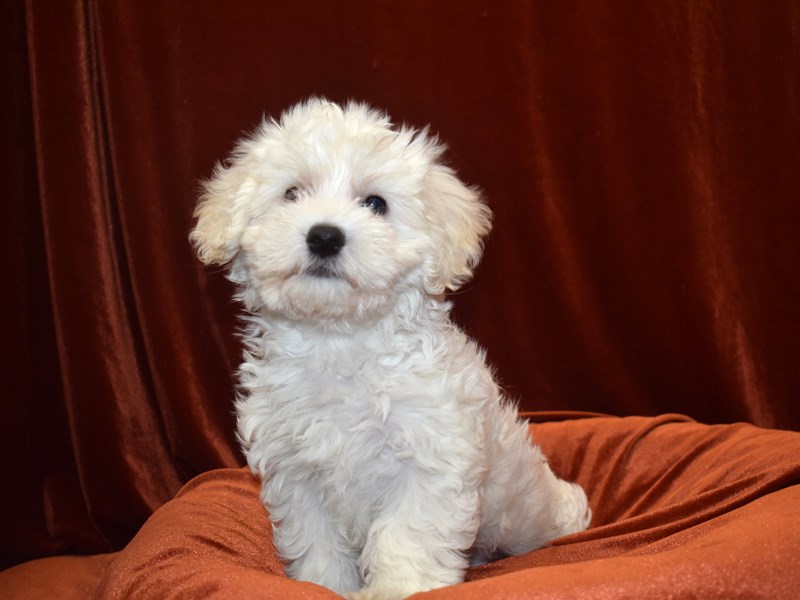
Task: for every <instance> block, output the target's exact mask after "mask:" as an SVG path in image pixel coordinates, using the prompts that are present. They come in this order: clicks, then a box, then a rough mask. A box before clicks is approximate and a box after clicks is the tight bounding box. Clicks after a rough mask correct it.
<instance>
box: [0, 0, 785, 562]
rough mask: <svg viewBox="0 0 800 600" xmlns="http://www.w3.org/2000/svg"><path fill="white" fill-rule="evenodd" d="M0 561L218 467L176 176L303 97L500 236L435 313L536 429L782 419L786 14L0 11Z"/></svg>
mask: <svg viewBox="0 0 800 600" xmlns="http://www.w3.org/2000/svg"><path fill="white" fill-rule="evenodd" d="M2 10H3V11H4V12H3V15H2V16H3V17H4V18H2V19H0V21H2V30H3V33H4V36H3V38H4V46H3V64H2V68H3V74H4V77H5V78H6V80H7V81H8V82H9V83H10V86H9V89H10V92H9V93H8V94H7V95H5V96H4V97H3V98H2V99H0V102H2V104H3V109H4V110H3V117H2V118H3V124H4V132H6V133H7V135H5V137H4V139H3V141H2V144H0V145H2V151H3V156H4V159H5V160H4V164H5V165H6V168H7V170H8V177H7V181H8V182H9V185H10V186H11V190H10V194H9V197H10V201H9V203H8V204H9V205H10V206H11V211H12V212H11V223H10V227H9V234H8V235H7V236H5V239H3V240H2V243H3V244H4V249H6V254H5V255H6V256H7V257H8V261H9V265H8V269H9V270H8V272H9V281H10V286H9V288H10V291H8V292H6V293H5V294H4V298H3V302H4V307H5V310H4V311H3V313H4V314H3V319H4V332H5V333H6V336H5V338H6V339H5V340H4V344H3V358H4V364H5V365H6V367H7V369H8V376H7V377H4V378H3V386H4V391H3V395H2V398H3V408H2V411H3V419H0V434H1V435H0V438H2V453H1V454H2V456H3V467H4V469H5V470H6V472H7V473H8V474H9V477H10V481H11V482H12V485H13V486H14V489H15V490H16V492H15V493H14V494H10V495H9V494H6V495H5V497H4V498H3V511H4V514H5V515H6V517H4V519H3V526H2V527H0V536H1V537H0V546H2V551H3V557H2V560H3V561H4V564H10V563H12V562H17V561H20V560H22V559H25V558H31V557H34V556H39V555H44V554H53V553H60V552H73V551H82V552H100V551H107V550H111V549H116V548H120V547H121V546H122V545H124V544H125V542H126V541H127V540H128V539H130V537H131V536H132V535H133V533H134V532H135V531H136V530H137V529H138V528H139V527H140V525H141V523H142V522H143V521H144V519H146V517H147V516H148V515H149V514H150V513H151V512H152V511H153V510H154V509H155V508H156V507H157V506H159V505H161V504H162V503H163V502H165V501H166V500H168V499H169V498H170V497H171V496H172V495H173V494H174V493H175V491H176V490H177V489H178V488H179V487H180V485H181V484H182V483H183V482H185V481H186V480H188V479H189V478H190V477H192V476H193V475H195V474H197V473H200V472H203V471H206V470H208V469H212V468H215V467H221V466H235V465H237V464H241V457H240V455H239V452H238V449H237V445H236V442H235V439H234V436H233V430H234V417H233V414H232V410H233V409H232V398H233V394H234V377H233V372H234V371H235V368H236V365H237V363H238V355H239V344H238V341H237V339H236V334H235V332H236V329H237V327H238V323H237V317H236V314H237V312H238V307H237V306H236V305H235V304H234V303H233V302H232V301H231V299H230V298H231V295H232V289H231V286H230V285H229V284H228V283H227V282H226V281H225V280H224V278H223V275H222V274H221V273H220V272H213V271H211V270H204V269H203V268H201V266H200V265H199V263H198V261H197V260H196V258H195V257H194V256H193V254H192V250H191V248H190V247H189V245H188V242H187V235H188V232H189V230H190V228H191V224H192V210H193V206H194V202H195V200H196V197H197V191H198V188H199V182H200V181H201V180H202V179H203V178H205V177H208V176H209V175H210V173H211V170H212V168H213V165H214V162H215V161H216V160H220V159H222V158H224V156H225V155H226V154H227V152H229V151H230V149H231V148H232V146H233V143H234V141H235V140H236V139H237V138H238V137H239V136H240V135H241V134H242V133H243V132H244V131H247V130H249V129H251V128H253V127H254V126H255V125H256V124H257V123H258V122H259V121H260V120H261V119H262V118H263V117H264V116H265V115H270V116H275V115H277V114H278V113H279V112H280V111H281V110H282V109H284V108H286V107H287V106H289V105H290V104H292V103H294V102H296V101H298V100H300V99H302V98H304V97H307V96H309V95H311V94H318V95H325V96H328V97H330V98H331V99H333V100H339V101H343V100H347V99H348V98H356V99H360V100H366V101H369V102H370V103H372V104H374V105H375V106H377V107H380V108H384V109H387V110H388V111H389V113H390V114H391V115H392V116H393V117H394V119H395V120H396V121H398V122H409V123H411V124H413V125H416V126H423V125H425V124H427V123H431V124H432V128H433V130H434V131H437V132H438V133H439V134H440V135H441V137H442V139H443V140H444V141H446V142H447V143H448V144H449V146H450V151H449V154H448V156H449V160H450V162H451V164H452V165H453V166H454V167H455V168H456V169H457V170H458V172H459V173H460V175H461V176H462V177H463V178H464V179H465V180H467V181H468V182H470V183H473V184H476V185H478V186H480V187H481V188H482V190H483V191H484V194H485V195H486V197H487V199H488V202H489V204H490V205H491V207H492V209H493V210H494V212H495V214H496V219H495V229H494V232H493V233H492V235H491V237H490V239H489V241H488V244H487V248H486V255H485V258H484V261H483V263H482V265H481V267H479V269H478V272H477V275H476V279H475V281H474V283H471V284H470V285H469V286H468V287H467V288H466V289H465V290H464V291H463V292H462V293H459V294H458V295H455V296H454V298H453V300H454V302H455V305H456V309H455V316H456V318H457V320H458V321H459V322H460V323H461V324H463V325H464V326H465V327H466V328H467V330H468V331H469V332H470V333H471V334H473V335H474V336H475V337H476V338H477V339H478V341H479V342H480V343H481V344H483V345H484V346H485V347H486V348H487V350H488V355H489V359H490V361H491V362H492V363H493V364H494V365H495V367H496V368H497V371H498V374H499V377H500V379H501V380H502V382H503V383H504V385H505V387H506V389H507V390H508V392H509V395H510V396H511V397H513V398H515V399H517V400H519V402H520V405H521V406H522V407H523V408H524V409H526V410H533V411H562V410H576V411H581V410H582V411H596V412H603V413H610V414H619V415H632V414H645V415H653V414H659V413H664V412H680V413H684V414H687V415H689V416H692V417H694V418H696V419H699V420H701V421H704V422H714V423H725V422H733V421H749V422H751V423H755V424H757V425H761V426H764V427H778V428H787V429H797V428H799V427H800V411H799V410H798V409H797V398H798V394H799V393H800V374H798V373H797V371H796V369H795V367H794V365H795V363H796V357H797V356H798V355H800V317H798V311H797V307H798V306H800V277H798V272H800V245H799V244H798V240H799V239H800V210H799V209H798V200H800V175H799V174H798V173H800V144H798V140H800V105H799V102H798V87H799V86H798V83H799V82H798V79H799V78H800V7H798V5H797V3H794V2H791V0H782V1H776V2H768V3H766V2H757V1H755V0H753V1H742V2H735V3H731V2H721V1H714V0H703V1H699V2H683V3H681V2H678V3H624V2H613V1H608V2H595V3H569V2H563V3H553V2H547V1H544V0H542V1H538V0H532V1H527V2H523V1H520V0H500V1H486V0H466V1H464V2H460V3H458V4H457V5H456V4H453V3H429V2H425V1H423V0H419V1H417V0H414V1H411V2H406V3H403V4H393V3H370V2H348V3H343V4H341V5H334V4H331V3H328V2H314V1H311V0H305V1H300V2H293V3H282V2H255V1H254V2H239V3H236V4H234V5H230V6H228V5H226V7H225V8H224V9H223V8H221V6H220V5H219V3H216V2H211V1H206V0H200V1H197V2H185V1H181V0H166V1H164V2H138V3H129V2H116V1H112V0H69V1H65V2H58V3H52V2H45V1H43V0H27V1H25V0H13V1H11V2H7V3H5V5H4V7H3V9H2Z"/></svg>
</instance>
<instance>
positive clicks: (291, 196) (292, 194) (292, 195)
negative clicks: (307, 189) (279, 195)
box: [283, 185, 299, 202]
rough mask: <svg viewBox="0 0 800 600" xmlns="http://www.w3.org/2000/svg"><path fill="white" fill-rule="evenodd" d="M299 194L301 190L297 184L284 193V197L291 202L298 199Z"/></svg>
mask: <svg viewBox="0 0 800 600" xmlns="http://www.w3.org/2000/svg"><path fill="white" fill-rule="evenodd" d="M298 194H299V192H298V190H297V186H294V185H293V186H292V187H290V188H289V189H288V190H286V191H285V192H284V193H283V197H284V199H285V200H288V201H289V202H294V201H296V200H297V196H298Z"/></svg>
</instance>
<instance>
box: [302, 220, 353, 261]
mask: <svg viewBox="0 0 800 600" xmlns="http://www.w3.org/2000/svg"><path fill="white" fill-rule="evenodd" d="M344 244H345V235H344V231H342V230H341V229H339V228H338V227H336V226H335V225H328V224H319V225H314V226H313V227H312V228H311V229H309V230H308V235H306V245H307V246H308V249H309V251H310V252H311V254H313V255H314V256H317V257H319V258H330V257H331V256H336V255H337V254H339V250H341V249H342V247H344Z"/></svg>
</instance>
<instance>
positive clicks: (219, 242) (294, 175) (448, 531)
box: [191, 99, 590, 599]
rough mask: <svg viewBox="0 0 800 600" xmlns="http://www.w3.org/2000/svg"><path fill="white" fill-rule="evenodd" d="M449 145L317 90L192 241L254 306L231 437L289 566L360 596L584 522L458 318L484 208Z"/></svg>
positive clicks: (453, 571)
mask: <svg viewBox="0 0 800 600" xmlns="http://www.w3.org/2000/svg"><path fill="white" fill-rule="evenodd" d="M442 152H443V146H441V145H440V144H439V143H438V142H437V141H436V140H435V139H433V138H431V136H429V135H428V133H427V130H423V131H414V130H412V129H408V128H405V127H400V128H397V127H394V126H393V125H392V124H391V123H390V122H389V120H388V118H387V117H386V116H385V115H383V114H381V113H378V112H375V111H373V110H371V109H369V108H368V107H366V106H364V105H361V104H353V103H351V104H348V105H347V106H344V107H341V106H339V105H336V104H333V103H331V102H327V101H325V100H321V99H312V100H309V101H308V102H306V103H303V104H299V105H297V106H295V107H294V108H292V109H290V110H289V111H287V112H286V113H285V114H284V115H283V116H282V117H281V119H280V121H279V122H275V121H272V122H265V123H264V124H263V125H262V126H261V127H259V128H258V130H257V131H256V132H255V133H254V134H253V135H252V136H250V137H249V138H247V139H245V140H243V141H241V142H240V143H239V144H238V146H237V147H236V150H235V151H234V153H233V155H232V157H231V158H230V160H229V162H228V163H227V165H225V166H218V168H217V169H216V171H215V173H214V176H213V178H212V179H211V181H210V182H208V184H207V186H206V189H205V193H204V195H203V197H202V198H201V200H200V202H199V204H198V206H197V211H196V216H197V225H196V228H195V229H194V231H193V232H192V234H191V239H192V242H193V243H194V245H195V248H196V249H197V252H198V255H199V256H200V259H201V260H202V261H203V262H205V263H207V264H221V265H222V264H227V265H230V270H229V277H230V279H231V280H233V281H234V282H236V283H237V284H238V285H239V290H240V292H239V295H238V298H239V299H240V300H241V301H242V302H243V304H244V306H245V307H246V309H247V311H248V314H247V316H246V317H245V323H246V329H245V332H244V342H245V345H246V350H245V353H244V362H243V363H242V365H241V369H240V371H239V377H240V382H241V387H240V392H239V397H238V401H237V404H236V408H237V411H238V434H239V438H240V440H241V443H242V445H243V447H244V451H245V454H246V455H247V462H248V464H249V465H250V468H251V469H252V470H253V472H254V473H256V474H257V475H259V476H260V477H261V479H262V481H263V487H262V499H263V502H264V504H265V505H266V506H267V508H268V509H269V513H270V516H271V519H272V522H273V524H274V534H275V536H274V539H275V545H276V546H277V549H278V551H279V553H280V555H281V557H282V558H283V560H284V561H285V563H286V569H287V572H288V574H289V575H290V576H291V577H293V578H295V579H300V580H306V581H313V582H316V583H318V584H321V585H324V586H326V587H328V588H330V589H332V590H334V591H336V592H338V593H341V594H345V593H350V597H351V598H358V599H366V598H387V599H389V598H404V597H406V596H408V595H410V594H412V593H414V592H418V591H421V590H427V589H431V588H436V587H439V586H445V585H449V584H454V583H458V582H460V581H462V578H463V576H464V571H465V569H466V568H467V566H468V564H469V563H470V561H472V562H473V563H478V562H481V561H485V560H489V559H491V558H493V557H497V556H500V555H504V554H518V553H522V552H528V551H530V550H533V549H534V548H538V547H540V546H542V545H543V544H545V543H547V542H548V541H550V540H552V539H553V538H556V537H559V536H562V535H565V534H569V533H573V532H576V531H580V530H582V529H584V528H585V527H587V525H588V524H589V520H590V511H589V509H588V507H587V501H586V495H585V494H584V492H583V490H582V489H581V488H580V487H579V486H577V485H575V484H571V483H567V482H565V481H562V480H560V479H558V478H557V477H556V476H555V475H554V474H553V472H552V471H551V470H550V467H549V466H548V464H547V460H546V459H545V457H544V456H543V455H542V453H541V451H540V450H539V448H538V447H537V446H535V445H533V444H532V443H531V441H530V439H529V436H528V427H527V425H526V423H525V422H521V421H520V420H518V418H517V415H516V410H515V409H514V407H513V406H511V405H510V404H509V403H508V402H507V401H505V400H504V398H503V396H502V394H501V392H500V390H499V389H498V387H497V385H496V384H495V382H494V380H493V378H492V372H491V370H490V369H489V368H488V367H487V366H486V363H485V360H484V354H483V352H482V351H481V349H480V348H478V346H477V345H476V344H475V343H474V342H473V341H471V340H470V339H469V338H467V337H466V336H465V335H464V333H462V332H461V331H460V330H459V329H458V328H457V327H456V326H455V325H454V324H453V323H452V322H451V321H450V320H449V317H448V313H449V310H450V304H449V303H448V302H446V301H445V300H444V292H445V290H446V289H451V290H454V289H457V288H458V287H459V285H461V284H463V283H464V282H465V281H467V280H468V279H469V277H470V276H471V273H472V268H473V267H474V266H475V264H476V263H477V261H478V260H479V258H480V255H481V251H482V238H483V237H484V235H485V234H486V233H488V231H489V229H490V218H491V213H490V211H489V209H488V208H487V207H486V206H485V205H484V204H483V203H482V202H481V201H480V198H479V195H478V193H477V192H476V191H475V190H474V189H470V188H468V187H466V186H465V185H464V184H462V183H461V182H460V181H459V180H458V179H457V178H456V176H455V175H454V173H453V171H451V170H450V169H449V168H447V167H446V166H444V165H443V164H442V163H441V162H440V157H441V155H442ZM357 590H360V591H357Z"/></svg>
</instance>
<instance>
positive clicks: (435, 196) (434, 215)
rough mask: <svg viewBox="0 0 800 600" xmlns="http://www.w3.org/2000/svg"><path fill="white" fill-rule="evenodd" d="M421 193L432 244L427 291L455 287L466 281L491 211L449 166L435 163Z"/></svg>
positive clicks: (487, 228)
mask: <svg viewBox="0 0 800 600" xmlns="http://www.w3.org/2000/svg"><path fill="white" fill-rule="evenodd" d="M423 194H424V196H425V200H426V202H425V204H426V210H427V211H428V218H429V219H430V220H431V221H432V222H433V224H434V227H433V238H434V239H433V241H434V243H435V244H436V248H434V252H433V257H432V262H431V264H430V265H429V269H428V274H427V281H426V286H427V291H428V293H431V294H441V293H443V292H444V291H445V289H450V290H454V291H455V290H457V289H458V288H459V287H461V286H462V285H463V284H464V283H466V282H467V281H469V279H470V278H471V277H472V270H473V269H474V268H475V266H476V265H477V264H478V261H480V259H481V255H482V253H483V238H484V236H485V235H486V234H487V233H489V231H490V230H491V228H492V211H491V210H489V207H488V206H486V205H485V204H484V203H483V201H482V200H481V197H480V193H479V192H478V191H477V190H476V189H473V188H470V187H467V186H466V185H464V184H463V183H462V182H461V181H460V180H459V179H458V177H456V175H455V173H453V171H452V170H451V169H449V168H448V167H446V166H444V165H441V164H439V163H435V164H433V165H432V166H431V168H430V170H429V171H428V175H427V177H426V179H425V186H424V191H423Z"/></svg>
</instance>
